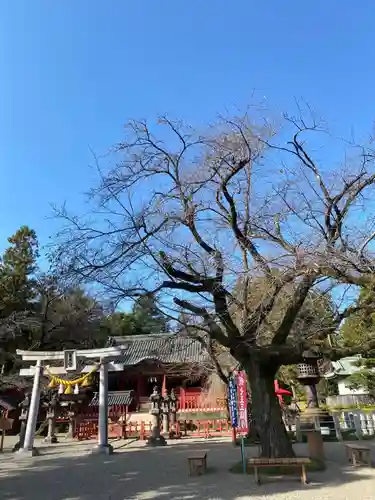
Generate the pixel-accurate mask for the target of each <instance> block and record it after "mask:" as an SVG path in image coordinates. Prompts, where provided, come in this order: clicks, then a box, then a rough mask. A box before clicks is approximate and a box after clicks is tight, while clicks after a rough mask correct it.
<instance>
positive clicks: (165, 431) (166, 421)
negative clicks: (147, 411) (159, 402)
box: [163, 413, 169, 436]
mask: <svg viewBox="0 0 375 500" xmlns="http://www.w3.org/2000/svg"><path fill="white" fill-rule="evenodd" d="M163 435H164V436H169V415H168V413H163Z"/></svg>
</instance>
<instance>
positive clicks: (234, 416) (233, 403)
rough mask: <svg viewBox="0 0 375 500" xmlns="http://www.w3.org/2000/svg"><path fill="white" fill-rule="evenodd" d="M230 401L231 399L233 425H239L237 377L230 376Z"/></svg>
mask: <svg viewBox="0 0 375 500" xmlns="http://www.w3.org/2000/svg"><path fill="white" fill-rule="evenodd" d="M228 401H229V411H230V418H231V421H232V427H237V426H238V408H237V384H236V379H235V377H233V376H232V377H230V379H229V383H228Z"/></svg>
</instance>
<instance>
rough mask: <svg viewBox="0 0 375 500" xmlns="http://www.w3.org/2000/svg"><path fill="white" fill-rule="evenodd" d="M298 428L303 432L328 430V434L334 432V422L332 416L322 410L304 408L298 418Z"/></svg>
mask: <svg viewBox="0 0 375 500" xmlns="http://www.w3.org/2000/svg"><path fill="white" fill-rule="evenodd" d="M299 422H300V428H301V431H302V432H303V431H304V430H312V429H314V430H315V429H317V428H318V427H320V429H328V430H329V433H331V432H334V431H335V422H334V420H333V417H332V415H330V414H329V413H328V411H326V410H323V409H322V408H306V410H304V411H303V412H302V413H301V414H300V416H299Z"/></svg>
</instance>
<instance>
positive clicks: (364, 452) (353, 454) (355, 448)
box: [345, 444, 372, 467]
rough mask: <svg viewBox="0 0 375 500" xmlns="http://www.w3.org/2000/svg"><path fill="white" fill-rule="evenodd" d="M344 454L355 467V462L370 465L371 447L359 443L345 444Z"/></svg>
mask: <svg viewBox="0 0 375 500" xmlns="http://www.w3.org/2000/svg"><path fill="white" fill-rule="evenodd" d="M345 448H346V456H347V457H348V460H349V462H351V463H352V464H353V466H354V467H355V466H356V465H357V464H365V465H368V466H369V467H371V465H372V464H371V449H370V448H369V447H368V446H363V445H359V444H346V445H345Z"/></svg>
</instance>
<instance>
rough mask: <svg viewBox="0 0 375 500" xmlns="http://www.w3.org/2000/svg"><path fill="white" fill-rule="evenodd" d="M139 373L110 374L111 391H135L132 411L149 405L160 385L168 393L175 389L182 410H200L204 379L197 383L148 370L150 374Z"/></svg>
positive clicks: (181, 377) (130, 371) (131, 371)
mask: <svg viewBox="0 0 375 500" xmlns="http://www.w3.org/2000/svg"><path fill="white" fill-rule="evenodd" d="M139 371H140V370H139ZM139 371H138V372H135V371H134V370H129V371H123V372H110V374H109V384H108V385H109V387H108V389H109V391H126V390H133V391H134V396H135V398H134V404H133V405H132V408H131V410H132V411H135V410H137V409H140V407H142V406H143V407H145V406H146V405H147V403H148V398H149V396H150V394H151V393H152V390H153V388H154V386H155V385H158V386H159V389H160V390H162V389H163V388H164V387H166V389H167V390H168V391H170V390H171V389H174V391H175V393H176V395H177V397H178V400H179V408H180V409H181V410H184V409H185V410H188V409H194V408H199V404H200V403H199V401H200V398H201V394H202V388H203V386H204V382H205V379H204V378H203V377H202V378H201V379H199V380H196V381H189V380H188V379H187V378H186V377H183V376H178V375H173V374H165V373H164V374H162V373H160V371H159V373H155V372H153V371H151V370H148V373H147V372H145V373H139ZM142 371H143V370H142Z"/></svg>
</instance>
